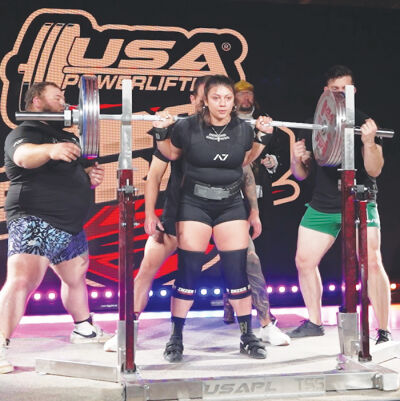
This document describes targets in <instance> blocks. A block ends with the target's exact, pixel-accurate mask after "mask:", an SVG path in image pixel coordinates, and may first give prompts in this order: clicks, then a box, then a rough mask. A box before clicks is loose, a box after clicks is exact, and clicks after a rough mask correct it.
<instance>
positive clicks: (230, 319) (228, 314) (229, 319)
mask: <svg viewBox="0 0 400 401" xmlns="http://www.w3.org/2000/svg"><path fill="white" fill-rule="evenodd" d="M223 300H224V323H225V324H232V323H235V312H234V310H233V308H232V305H231V304H230V303H229V299H228V294H224V295H223Z"/></svg>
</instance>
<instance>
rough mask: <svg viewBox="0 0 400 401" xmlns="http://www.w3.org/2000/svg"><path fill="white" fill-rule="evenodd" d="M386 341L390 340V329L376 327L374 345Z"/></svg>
mask: <svg viewBox="0 0 400 401" xmlns="http://www.w3.org/2000/svg"><path fill="white" fill-rule="evenodd" d="M388 341H392V334H391V333H390V331H387V330H382V329H378V330H377V333H376V343H375V345H378V344H382V343H386V342H388Z"/></svg>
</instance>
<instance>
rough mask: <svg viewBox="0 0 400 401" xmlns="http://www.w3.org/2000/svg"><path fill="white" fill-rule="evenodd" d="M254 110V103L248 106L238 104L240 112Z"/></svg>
mask: <svg viewBox="0 0 400 401" xmlns="http://www.w3.org/2000/svg"><path fill="white" fill-rule="evenodd" d="M253 110H254V105H253V104H249V105H248V106H247V105H241V106H238V111H239V112H240V113H250V112H252V111H253Z"/></svg>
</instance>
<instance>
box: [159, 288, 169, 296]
mask: <svg viewBox="0 0 400 401" xmlns="http://www.w3.org/2000/svg"><path fill="white" fill-rule="evenodd" d="M167 294H168V292H167V290H161V291H160V295H161V296H162V297H166V296H167Z"/></svg>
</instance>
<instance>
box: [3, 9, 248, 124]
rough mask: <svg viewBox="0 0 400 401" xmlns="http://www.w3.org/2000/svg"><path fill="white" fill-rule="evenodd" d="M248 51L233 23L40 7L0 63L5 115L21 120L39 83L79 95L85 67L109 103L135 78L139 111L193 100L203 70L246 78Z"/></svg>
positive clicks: (9, 121) (8, 120) (8, 119)
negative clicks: (150, 21) (195, 24)
mask: <svg viewBox="0 0 400 401" xmlns="http://www.w3.org/2000/svg"><path fill="white" fill-rule="evenodd" d="M247 50H248V48H247V42H246V40H245V39H244V37H243V36H242V35H241V34H240V33H238V32H236V31H234V30H231V29H212V28H197V29H194V30H192V31H187V30H185V29H183V28H179V27H161V26H127V25H104V26H100V25H98V23H97V21H96V20H95V18H94V17H93V16H92V15H91V14H89V13H88V12H86V11H82V10H59V9H41V10H38V11H36V12H34V13H33V14H31V15H30V16H29V17H28V18H27V20H26V21H25V23H24V24H23V26H22V28H21V31H20V32H19V34H18V37H17V39H16V41H15V45H14V47H13V49H12V50H11V51H10V52H9V53H8V54H7V55H6V56H5V57H4V59H3V61H2V63H1V71H0V77H1V79H2V80H3V82H4V86H3V91H2V97H1V100H2V108H1V113H2V117H3V120H4V121H5V122H6V124H7V125H8V126H9V127H10V128H11V127H13V126H14V122H13V121H14V119H13V117H12V112H13V111H15V107H16V105H17V104H18V105H19V108H20V109H23V104H22V101H23V96H24V93H25V92H26V90H27V88H29V86H30V85H32V83H34V82H40V81H53V82H55V83H56V84H58V85H59V86H60V87H61V88H62V89H65V91H66V98H67V99H70V98H72V99H77V94H78V92H77V89H76V88H77V86H78V84H79V79H80V77H81V76H82V75H83V74H90V75H96V76H97V77H98V84H99V89H100V96H101V101H102V103H104V102H106V103H110V101H111V100H113V98H114V97H115V94H116V93H118V92H119V91H120V90H121V82H122V80H123V79H127V78H128V79H131V80H132V90H133V96H134V106H135V111H138V112H142V111H146V110H148V109H149V108H152V107H154V106H156V107H162V108H166V107H171V106H176V105H185V104H186V105H188V103H189V93H190V90H191V89H192V88H193V84H194V82H195V80H196V78H198V77H200V76H203V75H208V74H224V75H229V76H230V77H231V78H232V79H234V80H239V79H244V78H245V75H244V72H243V69H242V61H243V60H244V59H245V57H246V55H247ZM7 110H8V111H7ZM189 111H192V110H191V108H189Z"/></svg>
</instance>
